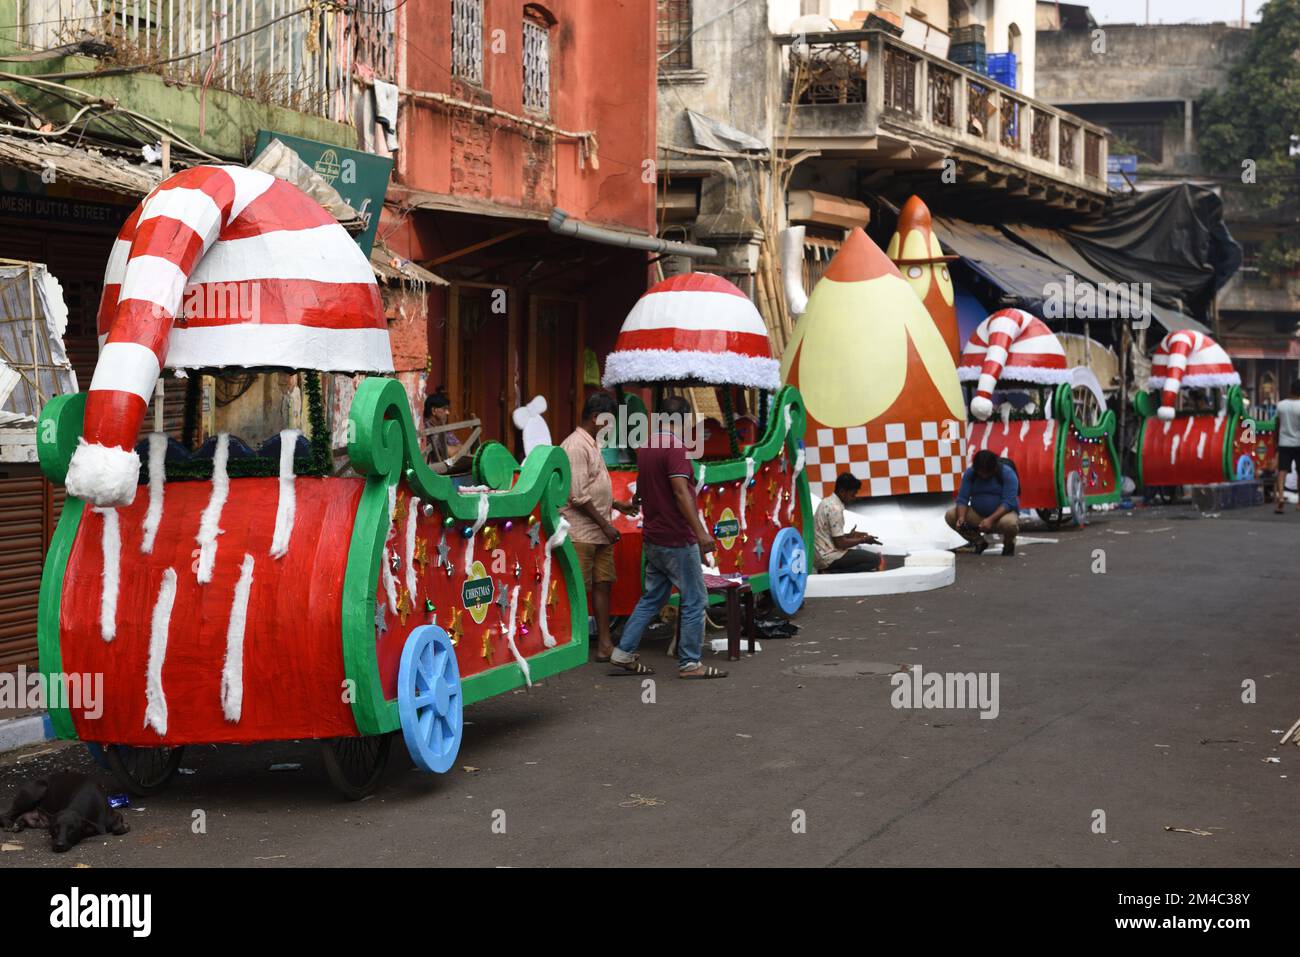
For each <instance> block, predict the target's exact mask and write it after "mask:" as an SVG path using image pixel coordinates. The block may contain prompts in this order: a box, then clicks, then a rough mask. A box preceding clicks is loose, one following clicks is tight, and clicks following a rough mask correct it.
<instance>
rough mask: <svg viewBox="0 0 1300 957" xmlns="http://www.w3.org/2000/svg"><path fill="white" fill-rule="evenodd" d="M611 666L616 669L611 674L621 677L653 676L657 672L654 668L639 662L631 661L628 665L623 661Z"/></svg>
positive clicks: (612, 662)
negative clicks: (624, 675)
mask: <svg viewBox="0 0 1300 957" xmlns="http://www.w3.org/2000/svg"><path fill="white" fill-rule="evenodd" d="M610 664H611V665H613V666H614V668H615V670H614V671H611V672H610V674H612V675H620V674H626V675H652V674H654V673H655V670H654V669H653V668H651V667H648V666H647V665H643V664H641V662H639V661H629V662H627V663H624V662H621V661H611V662H610Z"/></svg>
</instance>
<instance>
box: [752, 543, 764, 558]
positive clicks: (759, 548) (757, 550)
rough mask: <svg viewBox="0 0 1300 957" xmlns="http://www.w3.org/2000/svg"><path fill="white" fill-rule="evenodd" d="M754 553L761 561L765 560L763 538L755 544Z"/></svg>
mask: <svg viewBox="0 0 1300 957" xmlns="http://www.w3.org/2000/svg"><path fill="white" fill-rule="evenodd" d="M754 555H755V556H757V558H758V560H759V561H760V562H761V561H762V560H763V540H762V539H761V538H760V539H759V540H758V543H757V544H756V545H755V546H754Z"/></svg>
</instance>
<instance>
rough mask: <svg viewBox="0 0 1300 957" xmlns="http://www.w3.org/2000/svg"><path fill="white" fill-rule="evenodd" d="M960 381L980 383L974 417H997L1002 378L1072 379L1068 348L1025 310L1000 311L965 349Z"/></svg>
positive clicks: (1052, 382) (1054, 381)
mask: <svg viewBox="0 0 1300 957" xmlns="http://www.w3.org/2000/svg"><path fill="white" fill-rule="evenodd" d="M957 377H958V378H960V379H961V381H962V382H974V383H976V385H975V397H974V398H973V399H971V403H970V411H971V415H973V416H974V417H975V418H977V419H979V420H980V421H984V420H985V419H987V418H988V417H989V416H990V415H992V414H993V390H994V389H996V388H997V387H998V382H999V381H1000V380H1002V379H1009V380H1011V381H1013V382H1032V383H1034V384H1035V385H1056V384H1058V383H1061V382H1069V381H1070V363H1069V361H1068V360H1067V359H1066V357H1065V349H1064V348H1062V346H1061V341H1060V340H1059V339H1057V338H1056V336H1055V335H1054V334H1053V332H1052V330H1051V329H1048V328H1047V326H1046V325H1044V324H1043V322H1042V320H1040V319H1036V318H1034V317H1033V316H1031V315H1030V314H1029V313H1027V312H1025V311H1024V310H1023V309H999V310H998V311H997V312H995V313H993V315H991V316H989V317H988V318H987V319H985V320H984V321H983V322H981V323H980V324H979V326H977V327H976V329H975V331H974V332H973V333H972V334H971V337H970V341H969V342H967V343H966V348H965V349H964V350H962V354H961V365H959V366H958V367H957Z"/></svg>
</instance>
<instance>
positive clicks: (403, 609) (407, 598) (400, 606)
mask: <svg viewBox="0 0 1300 957" xmlns="http://www.w3.org/2000/svg"><path fill="white" fill-rule="evenodd" d="M410 613H411V593H410V592H409V591H407V590H406V586H405V585H399V586H398V587H397V617H398V618H400V619H401V620H402V624H403V625H405V624H406V616H407V615H409V614H410Z"/></svg>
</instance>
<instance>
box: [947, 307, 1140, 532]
mask: <svg viewBox="0 0 1300 957" xmlns="http://www.w3.org/2000/svg"><path fill="white" fill-rule="evenodd" d="M957 375H958V378H960V379H961V380H962V381H963V382H965V383H968V384H970V385H971V386H972V387H973V392H974V395H973V397H972V399H971V402H970V410H971V421H970V422H969V423H968V425H967V434H966V454H967V461H968V462H969V460H970V459H972V458H974V455H975V453H976V452H978V451H980V450H981V449H991V450H992V451H993V452H995V453H997V454H998V455H999V456H1001V457H1003V458H1007V459H1010V460H1011V461H1012V462H1014V463H1015V466H1016V472H1017V474H1018V476H1019V478H1020V507H1021V508H1023V509H1035V510H1037V511H1038V513H1039V515H1040V516H1041V517H1042V518H1043V519H1044V520H1046V521H1048V522H1049V523H1051V524H1055V523H1056V522H1057V521H1059V520H1060V518H1061V516H1062V514H1064V512H1065V510H1067V509H1068V510H1070V512H1071V513H1072V515H1073V516H1074V519H1075V521H1076V522H1082V520H1083V517H1084V515H1085V513H1086V511H1087V508H1088V506H1090V505H1100V504H1108V503H1112V502H1116V501H1118V500H1119V497H1120V475H1119V457H1118V455H1117V454H1116V451H1115V442H1114V436H1115V413H1114V412H1112V411H1110V410H1109V409H1107V408H1106V397H1105V394H1104V393H1103V391H1102V389H1101V385H1100V384H1099V383H1098V382H1097V378H1096V376H1095V375H1093V374H1092V373H1091V371H1090V370H1089V369H1087V368H1086V367H1082V366H1080V367H1076V368H1074V369H1071V368H1069V363H1068V362H1067V360H1066V355H1065V349H1064V348H1063V347H1062V346H1061V343H1060V341H1059V340H1058V339H1057V338H1056V336H1055V335H1054V334H1053V333H1052V331H1051V330H1050V329H1049V328H1047V326H1046V325H1045V324H1044V323H1043V322H1042V321H1041V320H1039V319H1037V318H1035V317H1034V316H1032V315H1030V314H1029V313H1027V312H1025V311H1024V310H1022V309H1002V310H999V311H998V312H995V313H993V314H992V315H991V316H989V317H988V318H987V319H985V320H984V321H983V322H982V323H980V324H979V326H978V327H976V329H975V331H974V333H972V334H971V337H970V340H969V341H968V342H967V343H966V348H965V349H963V350H962V356H961V364H960V365H958V367H957ZM1007 386H1010V387H1011V388H1010V389H1007V388H1006V387H1007ZM995 389H1001V390H1002V391H1004V392H1006V393H1012V392H1014V393H1015V394H1016V395H1017V396H1018V397H1019V398H1020V399H1021V400H1022V401H1021V403H1020V405H1019V407H1015V406H1014V405H1013V403H1012V401H1011V399H1012V398H1013V396H1012V395H1010V394H1007V395H1005V396H1004V399H1003V401H1002V402H1001V403H999V407H1000V408H999V409H995V408H994V404H993V401H992V400H993V397H994V390H995ZM995 411H1000V412H1001V413H1002V414H1001V415H1000V416H995V415H994V412H995Z"/></svg>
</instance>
